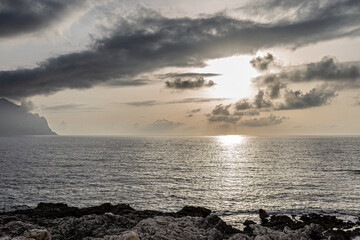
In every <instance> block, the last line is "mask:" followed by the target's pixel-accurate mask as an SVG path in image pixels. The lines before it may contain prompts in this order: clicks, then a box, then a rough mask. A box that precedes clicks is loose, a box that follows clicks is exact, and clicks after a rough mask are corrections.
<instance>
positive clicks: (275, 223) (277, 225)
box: [262, 215, 310, 230]
mask: <svg viewBox="0 0 360 240" xmlns="http://www.w3.org/2000/svg"><path fill="white" fill-rule="evenodd" d="M309 224H310V223H309ZM262 225H263V226H266V227H271V228H274V229H277V230H283V229H284V227H289V228H290V229H293V230H295V229H299V228H303V227H304V226H305V224H304V223H302V222H298V221H294V220H292V219H291V218H290V217H289V216H286V215H278V216H271V217H270V220H268V221H267V222H263V223H262Z"/></svg>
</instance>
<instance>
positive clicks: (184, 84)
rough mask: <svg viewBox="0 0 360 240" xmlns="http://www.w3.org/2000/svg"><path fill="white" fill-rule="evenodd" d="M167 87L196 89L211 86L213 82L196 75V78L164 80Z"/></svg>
mask: <svg viewBox="0 0 360 240" xmlns="http://www.w3.org/2000/svg"><path fill="white" fill-rule="evenodd" d="M165 85H166V87H167V88H174V89H178V90H185V89H198V88H202V87H212V86H214V85H215V83H214V82H213V81H212V80H209V81H206V80H205V79H204V78H203V77H197V78H196V79H181V78H178V79H175V80H172V81H166V82H165Z"/></svg>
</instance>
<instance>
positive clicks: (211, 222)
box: [202, 215, 240, 234]
mask: <svg viewBox="0 0 360 240" xmlns="http://www.w3.org/2000/svg"><path fill="white" fill-rule="evenodd" d="M202 227H203V228H215V229H217V230H219V231H220V232H221V233H223V234H235V233H239V232H240V230H238V229H236V228H234V227H232V226H230V225H228V224H227V223H226V222H224V221H223V220H222V219H221V218H220V217H218V216H216V215H209V216H207V217H206V218H205V221H204V223H203V224H202Z"/></svg>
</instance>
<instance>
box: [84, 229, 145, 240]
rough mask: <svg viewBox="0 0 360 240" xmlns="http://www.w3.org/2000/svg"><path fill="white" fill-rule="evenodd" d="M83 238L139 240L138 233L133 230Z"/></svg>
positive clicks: (92, 239) (88, 239) (93, 239)
mask: <svg viewBox="0 0 360 240" xmlns="http://www.w3.org/2000/svg"><path fill="white" fill-rule="evenodd" d="M83 240H140V238H139V235H138V234H137V233H136V232H134V231H126V232H123V233H122V234H120V235H107V236H104V237H103V238H92V237H90V238H84V239H83Z"/></svg>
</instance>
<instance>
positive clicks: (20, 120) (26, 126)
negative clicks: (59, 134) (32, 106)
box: [0, 98, 56, 136]
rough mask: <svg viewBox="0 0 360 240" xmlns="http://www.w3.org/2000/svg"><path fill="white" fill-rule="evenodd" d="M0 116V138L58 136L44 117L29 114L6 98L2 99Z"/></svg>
mask: <svg viewBox="0 0 360 240" xmlns="http://www.w3.org/2000/svg"><path fill="white" fill-rule="evenodd" d="M0 116H1V117H0V136H13V135H56V133H55V132H53V131H52V130H51V129H50V128H49V126H48V123H47V121H46V119H45V118H44V117H40V116H39V114H32V113H29V112H28V111H27V110H26V109H25V108H23V107H21V106H19V105H16V104H14V103H12V102H10V101H8V100H6V99H5V98H1V99H0Z"/></svg>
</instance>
